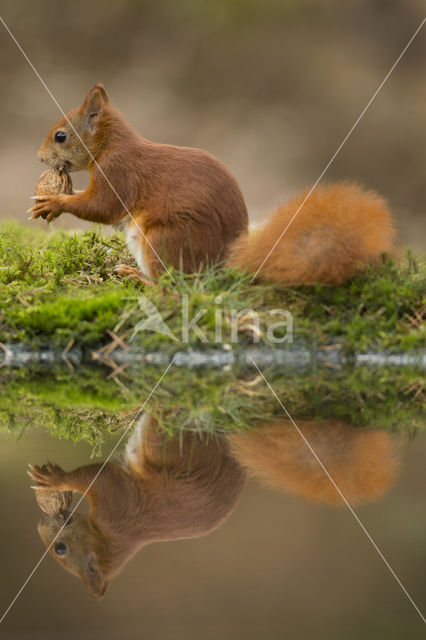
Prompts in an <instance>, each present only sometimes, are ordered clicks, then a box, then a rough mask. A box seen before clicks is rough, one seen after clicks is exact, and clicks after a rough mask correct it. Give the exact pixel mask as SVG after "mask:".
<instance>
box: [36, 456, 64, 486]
mask: <svg viewBox="0 0 426 640" xmlns="http://www.w3.org/2000/svg"><path fill="white" fill-rule="evenodd" d="M28 466H29V470H28V471H27V473H28V475H29V476H30V478H32V479H33V480H35V482H36V484H35V486H33V487H32V489H64V488H65V487H64V478H65V475H66V473H65V471H64V470H63V469H61V467H59V466H58V465H57V464H52V463H51V462H48V463H47V464H44V465H43V466H42V467H39V466H37V465H36V464H29V465H28Z"/></svg>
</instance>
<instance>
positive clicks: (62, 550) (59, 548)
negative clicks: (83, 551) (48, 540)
mask: <svg viewBox="0 0 426 640" xmlns="http://www.w3.org/2000/svg"><path fill="white" fill-rule="evenodd" d="M66 552H67V545H66V544H64V543H63V542H57V543H56V544H55V553H57V554H58V556H64V555H65V554H66Z"/></svg>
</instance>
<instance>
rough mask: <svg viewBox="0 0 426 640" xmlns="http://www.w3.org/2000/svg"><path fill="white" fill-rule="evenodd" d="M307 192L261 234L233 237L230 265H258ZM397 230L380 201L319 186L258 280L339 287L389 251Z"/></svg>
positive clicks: (349, 189)
mask: <svg viewBox="0 0 426 640" xmlns="http://www.w3.org/2000/svg"><path fill="white" fill-rule="evenodd" d="M306 195H307V192H305V193H302V194H301V195H299V196H297V197H296V198H293V199H292V200H291V201H290V202H289V203H288V204H287V205H283V206H281V207H280V208H279V209H278V211H277V212H276V213H275V214H274V215H273V217H272V218H271V220H269V221H268V222H267V223H266V225H265V227H264V228H263V229H262V230H259V231H256V232H254V233H253V234H249V235H247V234H246V235H244V236H242V237H240V238H239V239H237V240H236V241H235V242H234V243H233V245H232V246H231V249H230V259H229V263H230V264H231V265H233V266H236V267H238V268H239V269H242V270H244V271H247V272H249V273H254V272H256V271H257V269H258V268H259V267H260V266H261V264H262V262H263V260H264V259H265V258H266V256H267V255H268V254H269V252H270V251H271V249H272V248H273V246H274V243H275V242H276V241H277V240H278V238H279V237H280V235H281V234H282V233H283V231H284V230H285V229H286V227H287V225H288V224H289V223H290V222H291V219H292V218H293V216H294V215H295V214H296V212H297V210H298V209H299V207H300V206H301V205H302V202H303V200H304V199H305V197H306ZM394 236H395V229H394V225H393V221H392V217H391V215H390V213H389V211H388V209H387V208H386V205H385V203H384V201H383V200H382V198H380V197H379V196H378V195H377V194H376V193H374V192H372V191H366V190H364V189H362V188H361V187H360V186H358V185H356V184H351V183H346V182H344V183H341V184H332V185H328V186H318V187H317V188H316V189H315V190H314V191H313V192H312V194H311V195H310V196H309V198H308V199H307V200H306V202H305V203H304V204H303V206H302V208H301V209H300V211H299V212H298V213H297V215H296V217H295V218H294V219H293V221H292V222H291V223H290V226H289V227H288V228H287V231H286V232H285V233H284V235H283V237H282V238H281V240H280V241H279V242H278V244H277V246H276V247H275V248H274V249H273V251H272V253H271V254H270V255H269V257H268V259H267V260H266V262H265V264H264V265H263V267H262V269H261V271H260V273H259V276H260V277H261V278H262V279H264V280H269V281H273V282H279V283H284V284H297V283H306V284H312V283H315V282H322V283H324V284H339V283H341V282H344V281H345V280H346V279H348V278H351V277H352V276H353V275H354V274H355V273H356V271H357V269H359V268H360V267H362V266H364V265H366V264H371V263H375V262H377V261H378V260H379V259H380V256H381V254H382V253H386V252H390V251H392V249H393V239H394Z"/></svg>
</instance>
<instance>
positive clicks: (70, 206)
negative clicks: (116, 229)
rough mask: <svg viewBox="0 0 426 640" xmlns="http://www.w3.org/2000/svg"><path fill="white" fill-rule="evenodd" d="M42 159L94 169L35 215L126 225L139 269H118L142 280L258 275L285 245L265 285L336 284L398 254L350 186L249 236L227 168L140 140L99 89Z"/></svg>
mask: <svg viewBox="0 0 426 640" xmlns="http://www.w3.org/2000/svg"><path fill="white" fill-rule="evenodd" d="M71 125H72V126H71ZM77 134H78V135H77ZM82 142H83V143H84V144H82ZM38 158H39V159H40V160H41V161H42V162H45V163H46V164H47V165H48V166H49V167H52V168H56V169H63V170H65V171H79V170H88V171H89V172H90V182H89V186H88V187H87V189H86V190H85V191H83V192H80V193H75V194H72V195H53V196H52V195H50V196H49V195H39V196H34V199H35V200H36V202H35V204H34V206H33V207H32V208H31V209H30V211H31V217H32V218H38V217H39V216H43V217H45V218H46V219H47V220H48V222H50V221H52V220H54V219H55V218H56V217H57V216H59V215H60V214H61V213H63V212H65V211H67V212H69V213H71V214H73V215H75V216H77V217H78V218H81V219H83V220H89V221H91V222H98V223H102V224H115V225H120V226H121V228H123V229H124V230H125V231H126V235H127V242H128V246H129V248H130V250H131V252H132V253H133V255H134V257H135V259H136V262H137V265H138V267H139V271H138V270H136V269H133V268H131V267H127V266H126V265H120V267H118V268H117V270H118V272H119V273H120V274H122V275H126V274H127V275H129V276H131V277H136V278H138V277H139V279H141V280H144V277H143V276H145V277H146V276H147V277H148V278H149V277H150V278H152V277H155V276H157V275H158V274H159V272H161V271H162V270H163V269H164V268H165V266H166V265H172V266H174V267H175V268H179V269H182V270H183V271H186V272H191V271H195V270H198V269H200V268H202V267H203V266H206V265H208V264H216V263H220V262H222V263H223V262H224V261H225V262H226V263H227V264H229V265H232V266H234V267H237V268H238V269H240V270H242V271H246V272H252V273H253V272H256V271H257V270H258V269H259V268H260V267H261V266H262V263H263V262H264V260H265V258H266V257H267V256H268V254H269V253H270V251H271V249H272V248H273V247H274V245H275V243H277V241H278V240H279V241H278V243H277V246H276V247H275V248H274V249H273V251H272V253H271V255H270V256H269V257H268V259H267V261H266V262H265V264H264V266H262V269H261V271H260V273H259V277H260V278H263V279H266V280H269V281H275V282H279V283H284V284H298V283H307V284H310V283H313V282H323V283H326V284H338V283H341V282H343V281H344V280H346V279H347V278H350V277H352V276H353V275H354V274H355V272H356V271H357V269H359V268H360V267H362V266H364V265H366V264H368V263H374V262H376V261H378V260H379V259H380V256H381V254H382V253H386V252H390V251H391V250H392V248H393V239H394V235H395V229H394V224H393V221H392V216H391V214H390V213H389V211H388V209H387V208H386V205H385V203H384V201H383V200H382V198H380V197H379V196H378V195H377V194H376V193H374V192H372V191H367V190H365V189H363V188H361V187H360V186H358V185H356V184H352V183H339V184H333V185H330V186H317V187H316V188H315V189H314V191H313V192H312V194H311V195H310V196H309V198H308V199H307V200H306V202H305V203H304V204H303V207H302V209H301V210H300V211H299V213H298V214H297V215H296V216H295V214H296V212H297V210H298V209H299V207H300V205H301V204H302V202H303V200H304V198H305V195H306V194H302V195H301V196H299V197H297V198H295V199H293V200H291V201H290V202H289V203H288V204H286V205H283V206H281V207H279V208H278V210H277V211H276V213H275V214H274V215H273V217H272V218H271V220H270V221H269V222H268V223H267V224H266V226H265V227H264V228H263V229H262V230H260V231H257V232H255V233H249V232H248V215H247V208H246V204H245V202H244V198H243V195H242V193H241V190H240V188H239V186H238V184H237V182H236V180H235V178H234V177H233V176H232V175H231V173H230V172H229V171H228V169H227V168H226V167H225V165H224V164H223V163H222V162H221V161H220V160H218V159H217V158H215V157H213V156H212V155H211V154H209V153H207V152H206V151H202V150H200V149H193V148H188V147H178V146H172V145H167V144H158V143H155V142H151V141H149V140H147V139H145V138H142V137H141V136H139V135H138V134H137V133H136V132H135V131H134V130H133V129H132V128H131V126H130V125H129V124H128V123H127V122H126V121H125V119H124V118H123V116H122V115H121V114H120V113H119V112H118V111H117V110H116V109H114V108H113V107H112V106H111V104H110V101H109V97H108V94H107V92H106V91H105V88H104V87H103V86H102V85H101V84H96V85H95V86H94V87H93V88H92V89H91V90H90V91H89V93H88V95H87V97H86V99H85V100H84V102H83V104H82V106H81V107H78V108H76V109H73V110H72V111H70V112H69V113H68V114H67V116H66V118H65V117H63V118H61V119H60V120H59V121H58V122H57V123H56V124H55V125H54V126H53V127H52V129H51V130H50V131H49V133H48V134H47V136H46V139H45V140H44V142H43V144H42V145H41V147H40V149H39V152H38ZM294 216H295V217H294ZM293 217H294V218H293ZM292 219H293V220H292ZM291 220H292V222H291V224H290V226H289V227H288V229H287V231H286V232H285V233H284V235H283V236H282V237H281V239H280V236H281V234H282V233H283V231H284V230H285V229H286V227H287V225H288V224H289V222H290V221H291Z"/></svg>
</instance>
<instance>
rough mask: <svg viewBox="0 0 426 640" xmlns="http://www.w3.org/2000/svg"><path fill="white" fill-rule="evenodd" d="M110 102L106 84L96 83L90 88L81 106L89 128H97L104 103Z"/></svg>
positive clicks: (85, 122)
mask: <svg viewBox="0 0 426 640" xmlns="http://www.w3.org/2000/svg"><path fill="white" fill-rule="evenodd" d="M108 102H109V98H108V94H107V92H106V91H105V88H104V86H103V85H101V84H95V86H94V87H93V88H92V89H90V91H89V93H88V94H87V96H86V99H85V100H84V102H83V104H82V105H81V107H80V113H81V115H82V118H83V123H84V125H85V126H86V127H87V128H88V129H89V130H94V129H95V128H96V125H97V122H98V120H99V117H100V115H101V113H102V111H103V108H104V105H105V104H108Z"/></svg>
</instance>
